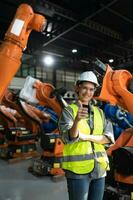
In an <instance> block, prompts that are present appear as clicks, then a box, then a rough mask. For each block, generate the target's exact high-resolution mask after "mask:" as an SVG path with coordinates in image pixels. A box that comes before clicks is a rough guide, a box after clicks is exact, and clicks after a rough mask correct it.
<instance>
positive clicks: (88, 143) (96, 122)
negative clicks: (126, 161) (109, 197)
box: [59, 71, 114, 200]
mask: <svg viewBox="0 0 133 200" xmlns="http://www.w3.org/2000/svg"><path fill="white" fill-rule="evenodd" d="M98 85H99V84H98V80H97V77H96V75H95V74H94V73H93V72H92V71H87V72H83V73H82V74H81V75H80V76H79V78H78V80H77V82H76V92H77V95H78V101H77V102H76V103H73V104H71V105H69V106H68V107H66V108H65V109H64V110H63V112H62V114H61V117H60V119H59V129H60V133H61V135H62V140H63V141H64V144H65V145H64V150H63V163H62V168H63V169H64V170H65V174H66V178H67V186H68V194H69V200H102V199H103V194H104V184H105V176H106V171H107V170H108V169H109V163H108V157H107V154H106V151H105V148H104V144H108V143H113V142H114V138H113V129H112V125H111V123H110V122H109V121H107V120H106V119H105V117H104V114H103V112H102V110H101V109H99V108H98V107H96V106H92V105H91V104H90V101H91V100H92V98H93V96H94V92H95V90H96V87H97V86H98Z"/></svg>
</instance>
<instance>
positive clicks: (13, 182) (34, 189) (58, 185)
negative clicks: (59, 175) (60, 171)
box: [0, 160, 68, 200]
mask: <svg viewBox="0 0 133 200" xmlns="http://www.w3.org/2000/svg"><path fill="white" fill-rule="evenodd" d="M30 164H31V160H25V161H21V162H18V163H14V164H8V163H7V162H6V161H3V160H0V200H51V199H54V200H57V199H58V200H59V199H60V200H68V196H67V187H66V180H65V178H64V179H60V180H58V179H57V181H56V182H54V181H53V180H52V179H51V177H47V176H44V177H36V176H33V175H32V174H31V173H29V172H28V170H27V169H28V167H29V166H30Z"/></svg>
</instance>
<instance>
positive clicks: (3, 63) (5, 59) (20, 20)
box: [0, 4, 46, 101]
mask: <svg viewBox="0 0 133 200" xmlns="http://www.w3.org/2000/svg"><path fill="white" fill-rule="evenodd" d="M45 25H46V20H45V18H44V17H43V16H42V15H39V14H36V13H34V12H33V10H32V8H31V7H30V6H29V5H27V4H22V5H20V6H19V8H18V9H17V12H16V15H15V17H14V19H13V21H12V23H11V25H10V27H9V29H8V31H7V32H6V34H5V38H4V41H3V43H2V45H1V47H0V75H1V77H0V101H1V100H2V98H3V96H4V92H5V90H6V88H7V87H8V85H9V83H10V81H11V80H12V78H13V76H14V75H15V74H16V72H17V70H18V69H19V67H20V64H21V60H20V59H21V57H22V51H23V50H24V48H25V47H26V45H27V41H28V37H29V34H30V32H31V31H32V30H35V31H38V32H40V31H42V30H43V29H44V27H45Z"/></svg>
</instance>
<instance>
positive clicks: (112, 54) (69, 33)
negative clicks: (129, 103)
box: [0, 0, 133, 72]
mask: <svg viewBox="0 0 133 200" xmlns="http://www.w3.org/2000/svg"><path fill="white" fill-rule="evenodd" d="M21 3H28V4H30V5H31V6H32V7H33V9H34V11H35V12H37V13H41V14H42V15H44V16H45V17H46V19H47V27H46V29H45V30H44V31H43V32H42V33H37V32H34V31H33V32H32V33H31V35H30V38H29V42H28V46H27V49H26V51H25V53H26V54H29V55H34V57H35V58H36V59H37V58H38V57H39V56H41V55H43V54H52V55H54V56H56V57H57V59H58V60H62V62H58V65H59V67H63V66H66V64H67V66H68V67H69V68H70V69H71V68H73V69H74V68H75V70H76V69H79V68H82V69H85V68H87V67H88V65H89V63H90V61H91V60H92V59H93V58H94V57H97V58H99V59H100V60H101V61H102V62H104V63H109V59H113V60H114V62H113V63H112V64H111V65H112V66H113V68H114V69H127V70H129V71H131V72H133V67H132V65H133V12H132V9H133V1H132V0H126V1H125V0H78V1H77V0H72V1H70V0H30V1H28V0H27V1H24V0H1V1H0V40H1V41H2V40H3V39H4V34H5V32H6V30H7V28H8V26H9V25H10V23H11V20H12V18H13V16H14V14H15V12H16V9H17V7H18V6H19V5H20V4H21ZM72 49H77V50H78V52H77V53H75V54H73V53H72ZM29 59H30V58H29Z"/></svg>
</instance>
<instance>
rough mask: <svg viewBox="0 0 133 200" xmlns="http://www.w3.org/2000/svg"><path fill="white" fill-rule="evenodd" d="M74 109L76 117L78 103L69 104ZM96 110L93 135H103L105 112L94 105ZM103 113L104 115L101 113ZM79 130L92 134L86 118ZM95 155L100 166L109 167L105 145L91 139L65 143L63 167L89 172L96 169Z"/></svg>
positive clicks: (77, 172)
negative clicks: (90, 140) (92, 141)
mask: <svg viewBox="0 0 133 200" xmlns="http://www.w3.org/2000/svg"><path fill="white" fill-rule="evenodd" d="M69 106H70V107H71V108H72V110H73V117H74V119H75V117H76V115H77V112H78V106H77V105H76V104H71V105H69ZM92 109H93V112H94V119H93V120H94V122H93V123H94V125H93V132H92V134H93V135H102V134H103V128H104V119H103V117H102V115H103V112H102V110H100V109H99V108H97V107H96V106H92ZM101 113H102V115H101ZM78 130H79V132H81V133H83V134H86V135H87V134H90V133H91V130H90V127H89V124H88V122H87V120H86V119H82V120H80V122H79V123H78ZM94 157H95V159H96V160H97V162H99V163H100V166H101V167H103V168H104V169H107V168H108V158H107V154H106V151H105V149H104V145H102V144H97V143H93V146H92V143H91V142H89V141H78V142H73V143H69V144H65V145H64V150H63V162H62V168H63V169H65V170H69V171H72V172H74V173H76V174H87V173H89V172H91V171H92V170H93V169H94Z"/></svg>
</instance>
